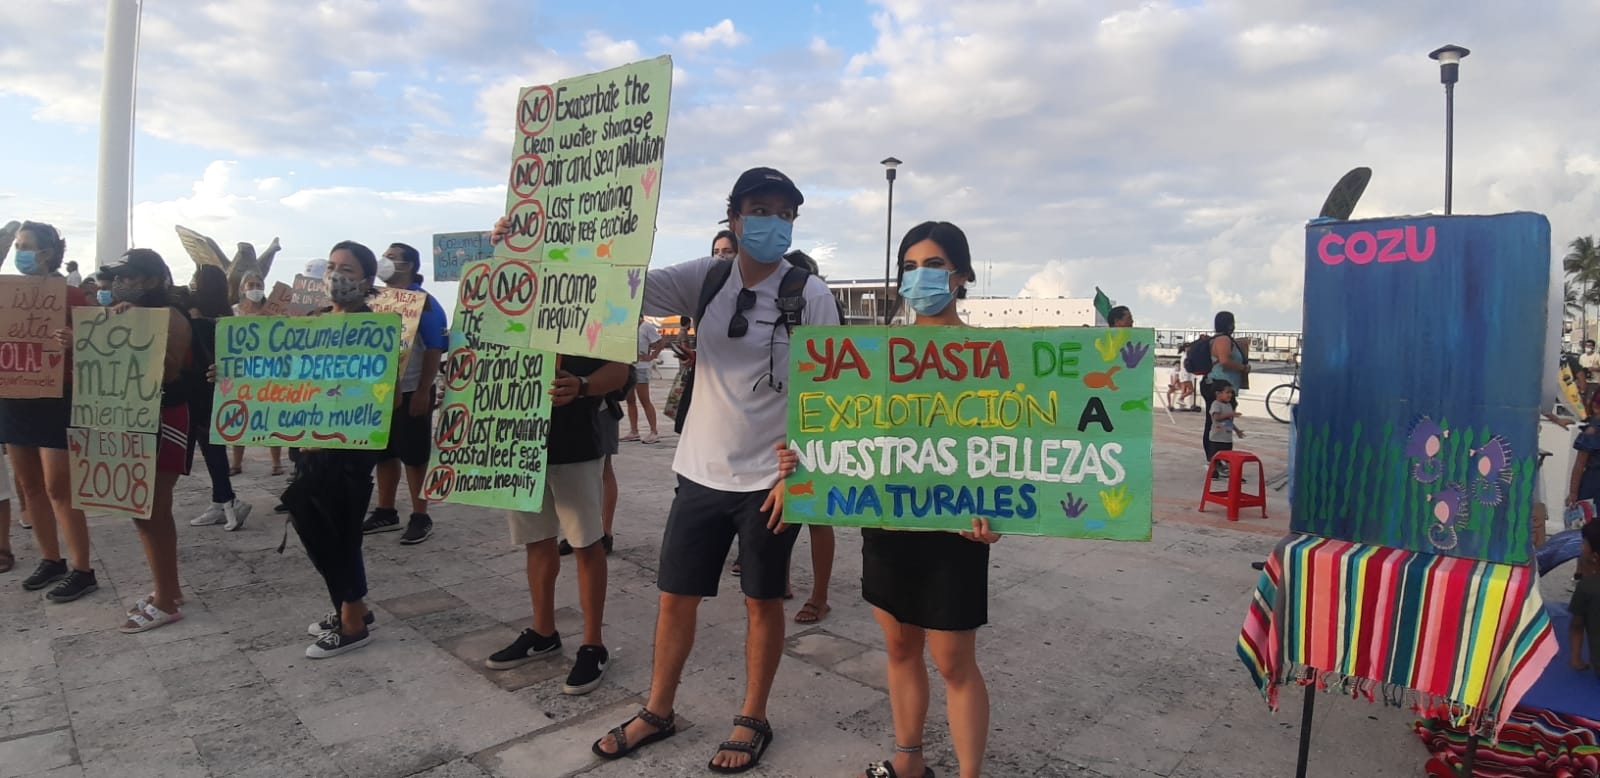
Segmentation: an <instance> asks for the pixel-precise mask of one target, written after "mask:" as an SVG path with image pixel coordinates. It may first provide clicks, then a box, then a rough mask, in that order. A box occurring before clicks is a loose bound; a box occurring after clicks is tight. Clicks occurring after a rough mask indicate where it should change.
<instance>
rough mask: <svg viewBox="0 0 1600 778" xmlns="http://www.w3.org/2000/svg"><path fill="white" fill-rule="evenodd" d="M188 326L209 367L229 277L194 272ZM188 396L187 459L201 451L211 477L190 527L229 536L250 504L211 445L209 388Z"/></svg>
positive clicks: (213, 269) (212, 269)
mask: <svg viewBox="0 0 1600 778" xmlns="http://www.w3.org/2000/svg"><path fill="white" fill-rule="evenodd" d="M188 303H189V315H190V316H191V317H193V318H192V320H191V321H190V325H191V326H192V327H193V328H194V346H195V349H196V350H197V351H198V352H199V353H198V354H196V360H195V361H196V363H197V364H202V365H209V364H211V363H212V361H213V360H214V359H215V358H216V353H217V319H220V318H222V317H225V316H228V315H230V314H231V313H232V310H233V308H232V306H230V305H228V275H227V274H226V273H224V272H222V268H220V267H217V266H216V265H201V266H200V267H197V268H195V271H194V279H193V280H191V281H190V282H189V301H188ZM195 389H196V391H194V392H191V393H190V395H189V457H190V459H191V460H192V459H193V458H194V449H195V448H199V449H200V455H201V458H202V459H204V461H205V463H206V473H207V474H208V475H209V476H210V477H211V506H210V507H208V508H206V510H205V511H204V512H203V513H201V514H200V515H199V516H197V517H195V518H193V519H190V520H189V526H191V527H209V526H212V525H215V524H222V525H223V529H225V530H227V531H228V532H233V531H234V530H236V529H238V528H240V527H242V526H244V520H245V519H246V518H247V517H249V515H250V503H247V502H241V501H240V500H239V498H238V495H236V494H234V492H233V480H232V478H231V474H230V472H229V469H228V450H227V448H225V447H223V446H222V445H221V444H218V443H212V442H211V434H210V426H211V410H212V402H211V401H212V393H211V391H210V387H209V386H201V387H195Z"/></svg>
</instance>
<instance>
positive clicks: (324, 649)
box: [306, 629, 372, 659]
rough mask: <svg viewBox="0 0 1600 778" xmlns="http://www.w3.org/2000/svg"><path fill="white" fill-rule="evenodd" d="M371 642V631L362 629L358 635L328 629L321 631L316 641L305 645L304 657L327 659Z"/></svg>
mask: <svg viewBox="0 0 1600 778" xmlns="http://www.w3.org/2000/svg"><path fill="white" fill-rule="evenodd" d="M371 642H372V633H371V632H368V631H366V630H362V631H361V634H359V635H348V636H346V635H341V634H339V630H336V629H335V630H330V631H328V632H324V633H322V637H319V638H317V642H315V643H312V644H311V645H309V646H306V657H307V658H310V659H327V658H329V657H335V656H338V655H340V654H343V653H347V652H350V651H354V650H356V649H358V648H361V647H362V646H365V645H366V644H368V643H371Z"/></svg>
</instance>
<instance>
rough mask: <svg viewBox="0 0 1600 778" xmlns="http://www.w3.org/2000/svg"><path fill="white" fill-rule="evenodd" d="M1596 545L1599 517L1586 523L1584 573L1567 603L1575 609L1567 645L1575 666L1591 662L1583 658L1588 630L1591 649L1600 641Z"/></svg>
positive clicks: (1599, 544)
mask: <svg viewBox="0 0 1600 778" xmlns="http://www.w3.org/2000/svg"><path fill="white" fill-rule="evenodd" d="M1596 549H1600V520H1595V521H1591V522H1589V523H1588V524H1585V525H1583V553H1582V554H1580V555H1579V556H1578V569H1579V571H1580V572H1582V573H1583V574H1584V575H1583V578H1581V579H1579V580H1578V585H1577V588H1575V589H1573V590H1572V600H1571V602H1569V603H1567V610H1569V611H1571V612H1572V628H1571V629H1569V630H1568V631H1567V640H1568V643H1567V645H1568V647H1569V648H1570V649H1571V653H1572V656H1570V657H1568V660H1569V661H1570V662H1571V664H1572V669H1574V670H1587V669H1589V663H1588V662H1585V661H1583V638H1584V635H1585V634H1587V635H1588V637H1589V650H1590V651H1591V652H1592V651H1594V648H1595V646H1597V645H1600V575H1596V574H1595V573H1596V570H1597V569H1600V553H1597V552H1596ZM1596 674H1597V675H1600V672H1597V673H1596Z"/></svg>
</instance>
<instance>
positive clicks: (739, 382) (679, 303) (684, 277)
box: [644, 257, 839, 492]
mask: <svg viewBox="0 0 1600 778" xmlns="http://www.w3.org/2000/svg"><path fill="white" fill-rule="evenodd" d="M714 261H716V260H714V259H713V258H711V257H705V258H702V259H697V260H693V261H690V262H684V263H681V264H677V265H673V266H671V267H664V268H658V269H655V270H651V271H650V273H649V275H647V276H646V277H645V285H644V313H645V315H646V316H693V315H695V308H696V307H698V306H699V304H700V287H701V285H702V284H704V283H705V278H706V273H707V272H708V271H709V270H710V269H711V263H712V262H714ZM788 269H789V264H788V263H787V262H784V263H781V264H780V265H779V266H778V267H777V268H775V269H774V270H773V272H772V275H769V276H767V277H766V279H764V280H762V281H761V283H759V284H756V285H755V286H753V287H751V288H752V289H753V290H754V291H755V293H756V303H755V306H754V307H753V308H752V309H751V310H749V311H746V312H745V318H746V319H748V320H749V322H750V327H749V330H748V331H747V332H746V333H745V336H744V337H742V338H729V337H728V322H729V321H730V320H731V319H732V318H733V314H734V310H735V309H736V308H737V307H738V299H739V290H741V289H743V288H744V279H743V276H742V274H741V273H740V272H739V263H738V261H737V260H735V261H734V263H733V273H732V274H731V275H729V277H728V282H727V283H725V284H723V285H722V289H720V290H719V291H718V292H717V296H716V297H714V298H712V300H711V304H710V305H707V306H706V314H705V317H704V319H703V320H701V321H696V322H695V341H696V346H697V351H696V357H695V376H694V405H693V410H691V411H690V413H689V418H688V420H687V421H686V422H685V423H684V426H683V435H682V437H680V438H679V439H678V454H677V457H676V458H675V459H674V460H673V462H672V469H673V471H674V472H676V473H677V474H678V475H681V476H683V477H684V478H687V479H689V480H691V481H694V482H695V483H698V484H700V485H702V486H708V487H710V488H712V489H719V490H722V491H726V492H757V491H765V490H767V489H771V488H772V485H773V484H776V483H777V482H778V455H777V452H775V451H774V450H773V446H775V445H777V444H779V443H782V442H783V441H784V438H785V433H786V428H787V425H788V416H789V397H788V395H787V394H786V392H785V391H778V390H775V389H774V388H773V387H772V386H771V385H769V384H768V382H767V373H768V365H769V364H770V365H771V372H772V381H773V383H774V384H775V385H776V386H778V387H781V388H782V389H784V390H787V389H788V387H789V331H788V328H786V327H784V326H783V325H782V324H781V323H780V324H775V322H778V321H779V319H778V287H779V286H780V285H781V284H782V283H783V275H784V273H786V272H788ZM805 299H806V308H805V313H804V314H803V322H804V323H805V324H818V325H825V324H838V323H839V309H838V308H837V307H836V306H835V304H834V301H833V294H832V293H831V292H829V291H828V284H827V282H825V281H823V280H822V279H820V278H817V277H816V276H812V277H811V278H809V279H807V281H806V291H805Z"/></svg>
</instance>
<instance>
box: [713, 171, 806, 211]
mask: <svg viewBox="0 0 1600 778" xmlns="http://www.w3.org/2000/svg"><path fill="white" fill-rule="evenodd" d="M763 189H777V190H779V191H781V192H783V193H784V194H787V195H789V196H790V197H792V198H794V204H795V205H804V204H805V202H806V196H805V195H803V194H800V187H797V186H795V185H794V182H793V181H790V180H789V177H788V176H786V175H784V174H783V173H780V172H778V171H777V170H775V169H773V168H770V167H753V168H750V169H749V170H746V171H744V172H743V173H741V174H740V175H739V180H738V181H735V182H734V184H733V191H732V192H729V193H728V205H730V206H737V205H738V204H739V199H740V198H742V197H745V196H746V195H752V194H755V193H756V192H759V191H761V190H763Z"/></svg>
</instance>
